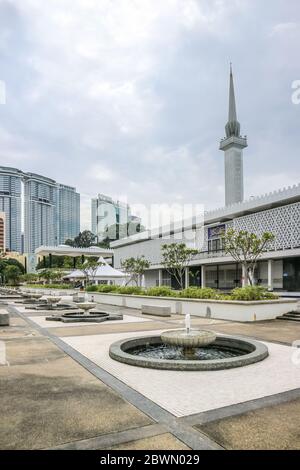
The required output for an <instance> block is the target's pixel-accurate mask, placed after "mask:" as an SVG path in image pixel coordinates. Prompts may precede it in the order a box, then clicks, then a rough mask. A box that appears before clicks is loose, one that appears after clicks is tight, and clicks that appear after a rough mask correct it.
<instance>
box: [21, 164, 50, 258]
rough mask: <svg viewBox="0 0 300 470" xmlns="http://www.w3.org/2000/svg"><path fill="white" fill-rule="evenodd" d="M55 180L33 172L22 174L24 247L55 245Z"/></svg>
mask: <svg viewBox="0 0 300 470" xmlns="http://www.w3.org/2000/svg"><path fill="white" fill-rule="evenodd" d="M57 243H58V240H57V187H56V182H55V181H54V180H52V179H50V178H46V177H44V176H41V175H36V174H34V173H26V175H24V249H25V253H34V251H35V250H36V248H38V247H39V246H41V245H57Z"/></svg>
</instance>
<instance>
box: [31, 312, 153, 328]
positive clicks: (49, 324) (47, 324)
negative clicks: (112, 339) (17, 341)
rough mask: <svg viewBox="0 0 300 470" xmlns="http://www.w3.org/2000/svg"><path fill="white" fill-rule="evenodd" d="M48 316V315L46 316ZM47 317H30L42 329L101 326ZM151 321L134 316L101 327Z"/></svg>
mask: <svg viewBox="0 0 300 470" xmlns="http://www.w3.org/2000/svg"><path fill="white" fill-rule="evenodd" d="M46 316H48V315H46ZM46 316H44V317H31V316H30V317H28V318H29V320H32V321H34V322H35V323H36V324H37V325H39V326H40V327H42V328H47V329H48V328H65V327H66V326H67V327H68V328H78V326H81V327H83V328H85V327H86V326H91V325H92V326H94V325H99V323H97V322H90V323H81V324H80V323H78V322H70V323H63V322H61V321H59V320H56V321H48V320H46ZM149 321H151V320H147V319H144V318H137V317H133V316H132V315H124V317H123V320H108V321H105V322H103V323H100V325H103V326H106V325H118V324H120V325H124V324H127V323H143V322H149Z"/></svg>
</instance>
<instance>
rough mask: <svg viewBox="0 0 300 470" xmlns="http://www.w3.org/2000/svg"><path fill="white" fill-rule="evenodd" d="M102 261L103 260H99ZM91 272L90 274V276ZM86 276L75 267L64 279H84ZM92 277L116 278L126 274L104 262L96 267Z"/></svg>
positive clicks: (97, 278)
mask: <svg viewBox="0 0 300 470" xmlns="http://www.w3.org/2000/svg"><path fill="white" fill-rule="evenodd" d="M101 262H102V263H103V261H102V260H101ZM92 274H93V273H92V272H91V273H90V275H91V276H92ZM85 277H86V276H85V274H84V272H83V271H81V270H79V269H76V270H75V271H73V272H71V273H70V274H67V275H66V276H65V277H64V279H84V278H85ZM93 277H94V279H96V280H99V279H118V278H124V277H127V274H125V273H123V272H122V271H118V270H117V269H115V268H112V267H111V266H109V264H107V263H105V264H103V265H101V266H99V267H98V268H97V271H96V273H95V274H94V275H93Z"/></svg>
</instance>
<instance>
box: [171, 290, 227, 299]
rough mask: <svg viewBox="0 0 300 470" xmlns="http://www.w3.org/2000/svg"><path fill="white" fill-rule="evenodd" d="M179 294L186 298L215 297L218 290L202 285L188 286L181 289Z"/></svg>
mask: <svg viewBox="0 0 300 470" xmlns="http://www.w3.org/2000/svg"><path fill="white" fill-rule="evenodd" d="M180 296H181V297H185V298H187V299H216V298H217V297H218V292H217V291H216V290H215V289H211V288H210V287H203V288H201V289H200V288H199V287H188V288H187V289H183V290H182V291H181V293H180Z"/></svg>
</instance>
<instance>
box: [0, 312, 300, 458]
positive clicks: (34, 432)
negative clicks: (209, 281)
mask: <svg viewBox="0 0 300 470" xmlns="http://www.w3.org/2000/svg"><path fill="white" fill-rule="evenodd" d="M105 309H106V310H109V311H112V312H116V311H120V312H122V313H123V314H124V321H120V322H117V321H114V322H107V323H103V324H95V325H94V324H87V325H78V324H71V325H69V324H68V325H64V324H61V323H60V322H57V323H59V325H58V324H57V325H55V324H53V323H52V322H48V321H46V320H45V315H46V312H36V311H30V310H27V309H25V308H24V307H23V306H22V305H20V304H19V305H17V304H15V305H13V304H11V305H10V307H9V310H10V312H11V326H10V327H6V328H2V329H1V330H0V340H2V341H4V344H5V347H6V353H7V365H4V366H1V367H0V379H1V380H0V387H1V389H2V390H1V400H4V401H3V403H2V410H3V411H2V419H1V422H0V448H7V449H9V448H23V449H31V448H49V447H60V448H88V449H104V448H106V449H137V448H142V449H143V448H144V449H188V448H193V449H208V448H215V449H217V448H259V436H258V434H257V433H256V435H255V438H253V442H249V441H247V442H246V440H247V439H246V430H247V426H249V429H253V428H254V427H255V423H257V425H259V426H262V423H263V422H264V427H263V430H264V439H263V442H264V444H263V445H264V446H265V447H266V448H278V445H279V444H278V442H275V440H274V433H273V429H272V427H274V426H277V427H278V426H279V427H280V424H279V423H280V416H281V417H282V416H283V409H284V413H285V416H287V417H288V416H289V414H290V418H291V419H290V420H289V421H288V419H286V420H284V423H283V428H282V429H283V432H285V433H286V438H285V439H283V441H282V442H284V446H285V448H297V447H300V438H299V433H297V431H296V430H297V426H296V425H295V424H294V419H293V417H294V416H295V415H297V413H300V403H299V398H300V365H298V366H297V365H295V364H293V362H292V360H291V358H292V353H293V352H294V349H293V348H292V347H291V342H292V341H295V340H296V339H300V325H297V324H295V323H292V322H278V321H271V322H263V323H261V324H239V323H230V322H225V321H209V320H208V319H201V318H196V319H192V322H193V323H194V325H195V326H197V327H202V326H203V327H205V328H209V329H212V330H215V331H218V332H220V334H222V333H224V334H234V335H242V336H250V337H253V338H255V339H260V340H262V341H264V342H267V345H268V348H269V351H270V356H269V358H267V359H266V360H265V361H263V362H261V363H257V364H254V365H251V366H247V367H244V368H238V369H231V370H227V371H213V372H174V371H158V370H152V369H141V368H138V367H133V366H128V365H125V364H121V363H118V362H115V361H113V360H112V359H110V358H109V355H108V348H109V345H110V344H111V343H112V342H114V341H116V340H118V339H120V338H125V337H133V336H145V335H151V334H159V332H160V331H163V330H165V329H174V328H176V327H178V328H180V327H182V320H183V319H182V317H180V316H176V317H175V316H173V317H171V318H170V319H166V318H159V317H156V318H153V319H152V318H151V317H147V318H143V317H142V316H141V315H140V314H139V312H138V311H136V310H130V309H128V308H126V309H125V308H124V309H122V308H117V307H107V306H105ZM260 409H261V410H267V411H262V413H260V412H259V411H257V410H260ZM251 410H253V411H251ZM249 413H250V415H249ZM251 413H253V414H251ZM264 416H267V417H268V418H266V420H265V421H263V420H264V418H263V417H264ZM203 423H205V424H203ZM243 430H244V431H243Z"/></svg>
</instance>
